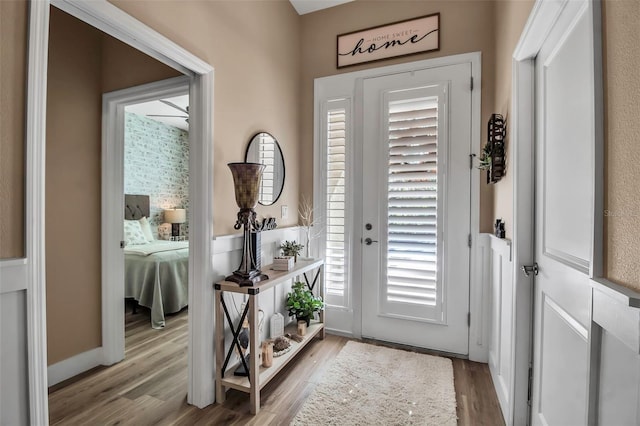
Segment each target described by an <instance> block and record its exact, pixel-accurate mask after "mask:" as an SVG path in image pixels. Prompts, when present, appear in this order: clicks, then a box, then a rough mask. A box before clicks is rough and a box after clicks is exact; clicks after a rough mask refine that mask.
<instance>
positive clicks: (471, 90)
mask: <svg viewBox="0 0 640 426" xmlns="http://www.w3.org/2000/svg"><path fill="white" fill-rule="evenodd" d="M471 91H473V77H471Z"/></svg>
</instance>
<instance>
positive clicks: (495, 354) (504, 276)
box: [483, 234, 515, 418]
mask: <svg viewBox="0 0 640 426" xmlns="http://www.w3.org/2000/svg"><path fill="white" fill-rule="evenodd" d="M484 235H485V237H484V239H483V241H484V242H485V244H486V246H485V247H486V248H485V249H484V250H483V251H485V252H486V255H485V259H484V262H485V267H487V268H488V271H487V272H488V273H487V276H488V278H487V279H488V282H487V285H486V288H487V292H488V294H489V296H490V302H489V306H488V307H487V309H488V310H489V312H490V321H489V323H490V324H491V327H490V330H491V332H490V337H489V339H488V341H489V370H490V371H491V377H492V379H493V383H494V386H495V389H496V393H497V395H498V400H499V402H500V407H501V408H502V412H503V415H504V416H505V418H510V413H511V407H512V405H513V401H512V398H513V396H512V395H513V369H514V359H513V348H514V344H515V342H514V338H515V336H514V333H513V324H514V322H515V319H514V317H513V313H514V303H515V300H514V291H513V275H512V273H513V272H512V271H513V265H512V251H511V241H510V240H506V239H500V238H496V237H495V236H493V235H490V234H484Z"/></svg>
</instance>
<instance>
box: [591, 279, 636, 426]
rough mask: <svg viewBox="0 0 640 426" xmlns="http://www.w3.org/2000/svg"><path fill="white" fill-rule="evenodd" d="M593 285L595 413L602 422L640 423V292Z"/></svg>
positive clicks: (593, 389) (600, 422)
mask: <svg viewBox="0 0 640 426" xmlns="http://www.w3.org/2000/svg"><path fill="white" fill-rule="evenodd" d="M592 286H593V324H592V335H593V336H594V337H593V341H594V342H595V344H594V347H593V348H592V359H593V361H592V370H593V374H592V377H593V380H594V381H595V382H596V383H595V385H594V386H592V392H593V394H594V395H592V401H594V402H592V403H595V404H596V407H595V410H593V411H594V412H595V415H594V417H595V418H596V419H597V424H601V425H640V308H638V307H637V306H638V305H640V294H638V293H635V292H631V291H629V290H627V289H624V288H619V286H616V285H615V284H612V283H607V282H595V281H592Z"/></svg>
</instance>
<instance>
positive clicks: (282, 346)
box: [273, 336, 291, 357]
mask: <svg viewBox="0 0 640 426" xmlns="http://www.w3.org/2000/svg"><path fill="white" fill-rule="evenodd" d="M290 350H291V343H289V341H288V340H287V339H285V338H284V337H283V336H280V337H277V338H276V339H275V340H274V341H273V356H274V357H279V356H282V355H284V354H286V353H287V352H289V351H290Z"/></svg>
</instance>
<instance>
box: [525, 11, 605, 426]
mask: <svg viewBox="0 0 640 426" xmlns="http://www.w3.org/2000/svg"><path fill="white" fill-rule="evenodd" d="M593 28H594V24H593V3H592V2H591V1H569V2H567V3H566V5H565V7H564V10H563V11H562V13H561V14H560V17H559V18H558V20H557V21H556V23H555V24H554V26H553V28H552V30H551V31H550V33H549V36H548V37H547V39H546V40H545V42H544V43H543V45H542V48H541V49H540V52H539V54H538V56H537V57H536V71H535V73H536V93H535V100H536V127H535V130H536V201H535V202H536V217H535V222H536V232H535V246H536V248H535V259H536V262H537V263H538V266H539V268H540V269H539V270H540V272H539V275H538V276H537V277H536V279H535V306H534V366H533V400H532V423H533V424H534V425H585V424H590V421H589V387H590V378H589V363H590V340H591V336H590V329H591V286H590V283H589V277H590V274H591V273H592V271H593V268H594V267H596V266H594V263H593V262H594V260H593V259H594V256H593V251H594V241H593V237H592V235H594V232H593V230H594V220H595V219H594V217H595V216H594V206H595V203H594V199H595V195H594V194H595V192H594V191H595V184H594V182H595V181H596V180H595V178H596V177H595V172H594V170H595V166H594V165H595V163H596V161H595V135H596V130H595V122H596V121H595V114H596V112H595V111H596V104H595V98H596V96H595V78H594V75H595V67H594V52H595V49H594V29H593ZM596 268H597V267H596Z"/></svg>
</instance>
